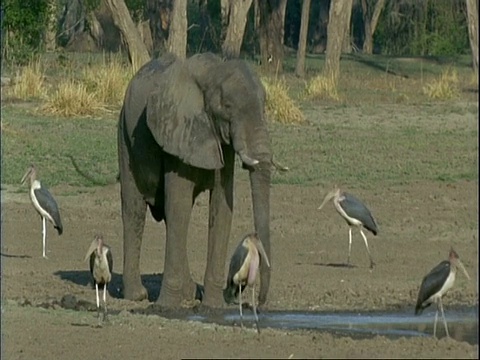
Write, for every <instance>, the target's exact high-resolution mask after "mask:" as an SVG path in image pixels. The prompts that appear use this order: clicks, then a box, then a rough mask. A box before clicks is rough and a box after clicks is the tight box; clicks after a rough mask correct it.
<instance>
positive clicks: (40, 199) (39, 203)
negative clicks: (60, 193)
mask: <svg viewBox="0 0 480 360" xmlns="http://www.w3.org/2000/svg"><path fill="white" fill-rule="evenodd" d="M36 176H37V170H36V169H35V166H34V165H33V164H32V165H30V166H29V168H28V169H27V172H26V173H25V175H23V177H22V180H21V184H22V185H23V184H24V183H25V181H26V180H27V178H29V179H30V199H31V200H32V204H33V206H34V207H35V210H37V212H38V213H39V214H40V216H41V217H42V223H43V228H42V236H43V257H44V258H47V255H46V253H45V252H46V249H45V248H46V240H47V219H48V221H50V222H51V223H52V224H53V227H54V228H55V229H57V232H58V235H62V232H63V225H62V220H61V219H60V212H59V211H58V205H57V202H56V201H55V199H54V198H53V196H52V194H50V192H49V191H48V189H47V188H46V187H45V186H43V185H42V184H41V183H40V180H37V178H36Z"/></svg>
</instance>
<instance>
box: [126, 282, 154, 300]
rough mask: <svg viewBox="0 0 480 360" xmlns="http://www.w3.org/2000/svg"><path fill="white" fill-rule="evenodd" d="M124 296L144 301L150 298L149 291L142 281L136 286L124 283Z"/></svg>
mask: <svg viewBox="0 0 480 360" xmlns="http://www.w3.org/2000/svg"><path fill="white" fill-rule="evenodd" d="M123 297H124V299H127V300H133V301H142V300H145V299H147V298H148V292H147V289H146V288H145V287H144V286H143V285H142V284H141V283H139V284H137V285H135V286H128V285H124V288H123Z"/></svg>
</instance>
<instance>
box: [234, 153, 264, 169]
mask: <svg viewBox="0 0 480 360" xmlns="http://www.w3.org/2000/svg"><path fill="white" fill-rule="evenodd" d="M238 155H240V159H242V162H243V163H244V164H245V165H248V166H255V165H257V164H258V163H259V161H258V160H256V159H252V158H251V157H250V156H248V155H246V154H245V153H243V152H242V153H239V154H238Z"/></svg>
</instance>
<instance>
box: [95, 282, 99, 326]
mask: <svg viewBox="0 0 480 360" xmlns="http://www.w3.org/2000/svg"><path fill="white" fill-rule="evenodd" d="M95 295H96V296H97V317H98V318H99V317H100V296H98V284H97V283H96V282H95Z"/></svg>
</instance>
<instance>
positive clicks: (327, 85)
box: [305, 75, 340, 101]
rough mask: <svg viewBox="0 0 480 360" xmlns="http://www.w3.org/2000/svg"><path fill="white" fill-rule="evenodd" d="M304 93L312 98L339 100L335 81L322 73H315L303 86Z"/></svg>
mask: <svg viewBox="0 0 480 360" xmlns="http://www.w3.org/2000/svg"><path fill="white" fill-rule="evenodd" d="M305 94H306V96H307V97H308V98H310V99H312V100H322V99H330V100H335V101H338V100H340V97H339V96H338V93H337V86H336V84H335V81H334V80H333V78H330V77H326V76H324V75H317V76H315V77H313V78H312V79H311V80H310V81H309V82H308V83H307V85H306V87H305Z"/></svg>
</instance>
